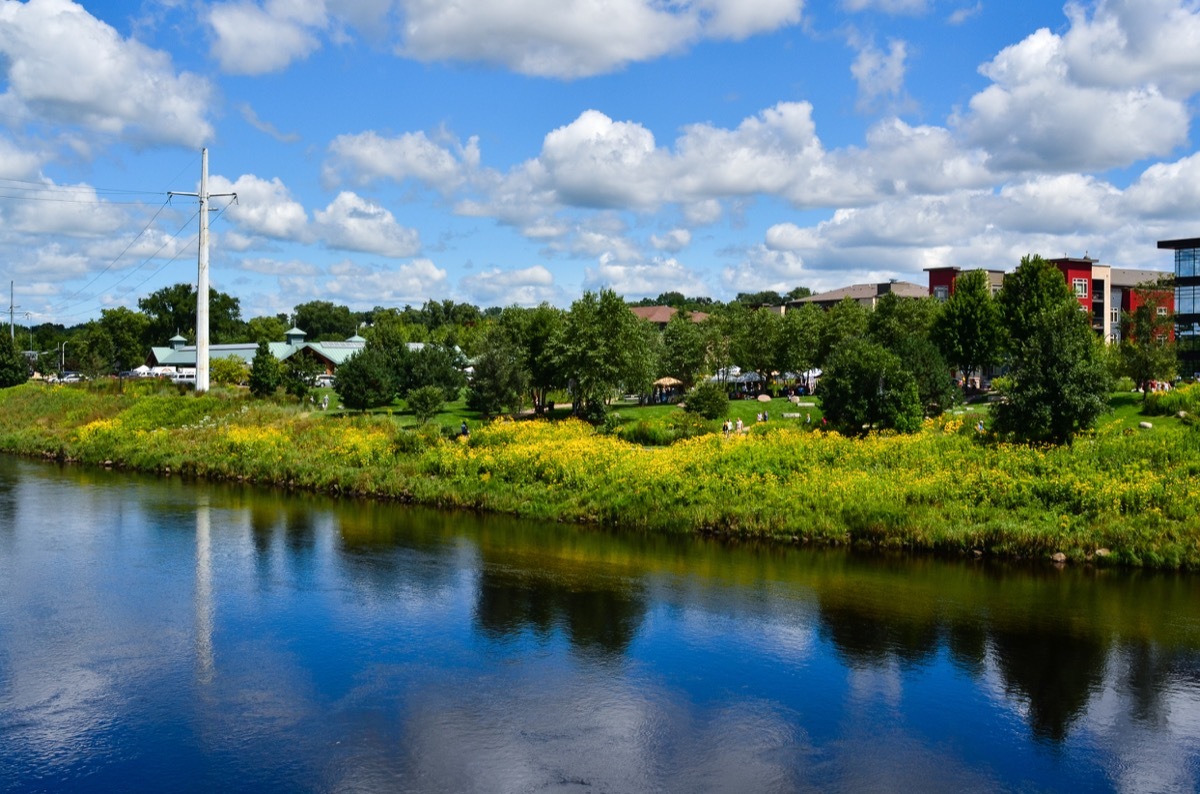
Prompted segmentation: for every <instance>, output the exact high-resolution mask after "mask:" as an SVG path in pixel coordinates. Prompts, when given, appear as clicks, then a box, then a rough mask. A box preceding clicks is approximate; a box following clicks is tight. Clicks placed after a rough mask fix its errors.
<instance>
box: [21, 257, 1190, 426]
mask: <svg viewBox="0 0 1200 794" xmlns="http://www.w3.org/2000/svg"><path fill="white" fill-rule="evenodd" d="M1160 288H1161V287H1160ZM807 294H809V291H808V290H807V289H805V288H802V287H798V288H796V289H795V290H793V291H792V292H791V293H788V294H787V295H780V294H778V293H774V292H770V293H743V294H740V295H738V297H737V298H736V299H735V300H733V301H730V302H728V303H720V302H717V301H713V300H711V299H708V298H688V297H686V296H684V295H683V294H682V293H678V292H668V293H663V294H661V295H659V296H658V298H657V299H655V300H654V301H653V302H650V301H648V300H647V301H641V302H640V303H641V305H669V306H673V307H674V308H677V309H678V310H679V311H677V312H676V313H675V314H674V316H672V318H671V319H670V321H669V322H667V323H666V325H665V327H664V328H662V329H659V328H657V327H655V326H654V325H652V324H650V323H648V322H645V321H643V320H640V319H639V318H637V317H636V315H634V314H633V313H632V312H631V311H630V310H629V309H630V306H631V304H628V303H626V302H625V301H624V300H623V299H622V298H621V297H620V296H618V295H617V294H616V293H614V292H612V291H611V290H600V291H598V292H590V291H589V292H585V293H584V294H583V295H582V296H581V297H580V298H579V299H578V300H576V301H575V302H574V303H572V305H571V306H570V308H568V309H559V308H556V307H553V306H550V305H548V304H543V305H541V306H537V307H534V308H522V307H516V306H513V307H506V308H500V307H492V308H487V309H482V310H481V309H479V308H478V307H475V306H472V305H470V304H465V303H455V302H453V301H449V300H446V301H440V302H439V301H432V300H431V301H428V302H426V303H425V304H423V305H422V306H421V307H418V308H414V307H410V306H406V307H404V308H403V309H395V308H383V307H376V308H375V309H372V310H371V311H367V312H354V311H351V310H350V309H349V308H348V307H346V306H339V305H335V304H333V303H331V302H327V301H312V302H309V303H305V304H300V305H298V306H296V307H295V311H294V312H293V313H292V314H291V315H290V316H289V315H275V316H270V317H256V318H252V319H251V320H248V321H244V322H243V321H242V320H241V318H240V308H239V302H238V300H237V299H236V298H234V297H232V296H229V295H226V294H224V293H220V292H214V293H213V301H212V308H211V310H210V322H211V331H210V333H211V338H212V341H213V343H214V344H220V343H223V342H234V341H238V342H244V341H248V340H249V341H258V342H260V348H259V354H258V355H256V356H255V362H254V366H253V367H252V372H251V381H250V383H251V387H252V389H254V390H255V391H256V393H269V392H273V391H274V390H275V389H276V388H279V387H280V386H283V387H285V388H287V390H288V391H289V392H291V393H293V394H297V395H298V396H300V397H301V399H303V397H304V395H305V393H306V392H307V389H309V388H311V383H312V377H313V375H314V374H315V371H314V372H308V371H307V369H306V367H307V368H311V366H312V365H311V364H305V363H304V362H302V361H300V360H299V359H300V358H301V357H292V358H297V361H296V362H293V363H292V364H289V365H287V366H281V365H279V363H278V362H274V363H272V362H268V361H267V358H272V357H271V356H270V355H269V353H267V352H266V348H265V344H261V343H265V342H267V341H278V340H281V339H282V338H283V337H284V334H285V332H286V331H287V330H288V326H289V325H295V326H297V327H299V328H301V329H302V330H304V331H305V332H306V334H307V339H308V340H309V341H324V340H342V339H346V338H348V337H349V336H351V335H353V334H355V333H361V334H362V335H363V336H364V337H365V338H366V340H367V341H366V345H365V347H364V349H363V350H362V352H361V353H359V354H358V355H356V356H354V357H353V358H351V359H350V360H349V361H347V362H346V363H345V364H344V365H342V367H341V368H340V369H339V371H338V373H337V377H338V393H339V396H340V397H341V398H342V401H343V403H344V404H345V405H346V407H348V408H352V409H368V408H373V407H377V406H381V405H387V404H390V403H391V402H392V401H393V400H395V399H396V398H398V397H399V398H404V399H406V400H409V402H410V403H411V402H412V398H413V396H414V395H418V393H419V397H420V398H421V399H424V400H426V402H429V403H432V402H433V401H434V399H435V397H436V396H437V395H436V394H435V392H437V393H440V395H441V399H444V400H453V399H456V398H457V397H458V396H459V395H460V394H461V392H462V389H463V387H464V385H465V380H464V378H463V376H462V372H463V370H464V368H465V367H466V366H467V364H468V362H469V363H470V365H471V367H472V369H473V373H472V378H471V383H470V386H469V388H468V390H467V393H466V394H467V400H468V403H469V405H470V407H471V408H472V409H474V410H477V411H479V412H480V413H482V414H484V415H485V416H494V415H497V414H501V413H517V412H519V411H521V410H523V409H525V408H532V409H533V410H534V411H535V412H537V413H543V412H545V411H546V410H547V409H548V408H550V407H551V399H552V395H553V394H556V393H557V394H561V393H564V392H565V393H566V394H567V395H569V399H570V401H571V407H572V409H573V411H574V412H575V413H577V414H579V415H581V416H584V417H585V418H587V419H589V420H591V421H594V422H599V421H602V420H603V417H604V415H605V412H606V410H607V405H608V403H609V401H610V400H611V399H612V398H613V397H614V396H615V395H619V394H628V393H632V394H639V395H650V394H651V393H652V392H653V384H654V382H655V381H656V380H658V379H660V378H664V377H666V378H674V379H675V380H678V381H679V383H680V388H681V391H683V392H690V393H692V394H693V395H695V396H697V400H696V402H697V403H698V404H699V403H703V402H705V397H704V395H703V394H697V393H696V391H695V390H696V388H697V387H698V386H704V387H705V388H709V389H710V390H717V391H722V392H728V391H731V390H732V388H733V387H732V385H731V384H728V383H723V382H718V383H717V384H716V385H715V386H712V387H709V386H706V385H705V384H706V382H707V378H709V377H710V376H712V375H714V374H721V373H727V372H729V371H730V370H731V368H732V367H738V368H740V369H741V370H742V371H743V372H753V373H756V374H757V375H758V382H759V383H761V384H764V385H765V386H766V387H767V388H770V389H778V388H781V387H785V386H786V385H787V384H786V383H785V382H784V378H785V377H786V374H787V373H803V372H806V371H809V370H817V369H819V370H822V371H823V375H822V377H821V380H820V382H821V390H822V395H821V396H822V407H823V410H824V413H825V416H826V418H827V419H828V420H829V421H830V422H832V423H834V425H835V426H836V427H838V428H839V429H841V430H842V431H844V432H848V433H854V434H861V433H863V432H866V431H868V430H871V429H893V430H897V431H908V430H913V429H915V428H916V427H918V426H919V425H920V423H921V421H922V419H923V418H925V417H929V416H936V415H938V414H940V413H942V412H943V411H945V410H946V409H947V408H949V407H950V406H952V405H954V404H955V403H956V402H958V401H960V400H962V399H963V398H964V396H965V394H966V393H967V392H969V391H970V390H971V387H972V385H973V384H972V383H971V379H972V378H973V377H974V376H975V374H976V373H978V372H984V371H991V370H994V371H995V372H997V373H998V377H997V378H996V380H995V382H994V385H995V387H996V392H997V393H998V395H999V397H1000V398H1001V401H1000V402H999V403H998V404H997V405H996V406H995V410H994V411H993V412H992V416H993V429H995V430H996V431H997V432H999V433H1002V434H1006V435H1011V436H1014V437H1020V438H1026V439H1031V440H1043V441H1063V440H1067V439H1069V438H1070V437H1071V436H1072V435H1073V434H1074V433H1075V432H1078V431H1079V430H1080V429H1084V428H1086V427H1090V426H1091V425H1092V424H1093V423H1094V422H1095V419H1096V418H1097V417H1098V416H1099V414H1100V412H1101V411H1103V410H1104V409H1105V406H1106V404H1107V396H1108V393H1109V390H1110V389H1111V386H1112V382H1113V381H1112V379H1113V377H1114V376H1116V375H1127V376H1129V377H1131V378H1132V379H1133V380H1134V381H1135V382H1137V383H1138V384H1139V385H1144V384H1146V383H1148V382H1149V381H1150V380H1156V379H1164V378H1167V377H1169V376H1171V375H1172V374H1173V363H1174V354H1173V346H1172V345H1171V344H1170V340H1169V334H1168V333H1167V330H1168V329H1169V327H1170V320H1169V318H1162V317H1160V316H1158V315H1157V312H1156V311H1155V305H1154V301H1153V296H1154V294H1155V293H1154V290H1153V288H1151V287H1149V286H1148V287H1147V289H1146V290H1145V291H1144V294H1145V295H1146V296H1147V297H1148V300H1147V301H1146V302H1145V303H1144V304H1143V305H1142V306H1141V307H1140V308H1139V309H1138V311H1137V312H1136V313H1135V314H1136V316H1128V317H1125V318H1123V321H1124V325H1125V328H1126V333H1124V334H1123V341H1122V343H1121V345H1120V346H1119V347H1117V348H1114V349H1112V350H1109V349H1106V348H1105V346H1104V345H1103V343H1102V342H1101V341H1100V340H1099V339H1098V338H1097V336H1096V335H1095V334H1094V333H1093V332H1092V330H1091V327H1090V322H1089V319H1088V316H1087V314H1086V313H1085V312H1082V311H1080V306H1079V304H1078V302H1077V301H1076V300H1075V298H1074V297H1073V296H1072V295H1071V293H1070V290H1069V289H1068V287H1067V285H1066V283H1065V280H1064V279H1063V277H1062V275H1061V273H1060V272H1059V271H1058V269H1057V268H1055V267H1054V266H1053V265H1051V264H1049V263H1047V262H1045V261H1044V260H1043V259H1042V258H1041V257H1038V256H1029V257H1026V258H1024V259H1023V260H1022V261H1021V264H1020V266H1019V267H1018V268H1017V269H1016V271H1014V272H1013V273H1011V274H1009V275H1008V276H1007V278H1006V279H1005V281H1004V284H1003V287H1002V288H1001V289H1000V291H999V293H998V294H996V295H994V296H993V294H992V289H991V284H990V281H989V279H988V275H987V273H986V272H984V271H970V272H964V273H962V274H961V275H960V276H959V278H958V279H957V282H956V285H955V290H954V292H953V294H952V295H951V296H950V297H949V299H948V300H946V301H937V300H935V299H933V298H921V299H909V298H899V297H897V296H896V295H894V294H891V293H887V294H884V295H883V296H881V297H880V298H879V299H878V300H877V302H876V306H875V308H874V310H873V311H872V310H870V309H868V308H866V307H864V306H863V305H862V304H860V303H858V302H856V301H854V300H851V299H846V300H843V301H842V302H841V303H839V304H837V305H835V306H833V307H832V308H830V309H828V310H825V309H822V308H820V307H819V306H817V305H815V304H811V303H806V304H801V305H799V306H797V307H792V308H789V309H788V310H787V311H786V312H785V313H782V314H781V313H779V312H777V311H773V310H770V309H766V308H763V307H765V306H777V305H780V304H782V303H783V302H784V301H785V300H788V299H793V298H795V297H802V296H804V295H807ZM195 300H196V297H195V290H194V289H193V288H192V287H191V286H190V285H187V284H178V285H175V286H173V287H168V288H165V289H163V290H159V291H158V292H155V293H153V294H151V295H149V296H147V297H146V298H144V299H140V300H139V301H138V309H139V310H138V311H133V310H130V309H126V308H116V309H106V310H104V311H103V312H102V314H101V317H100V318H99V319H98V320H94V321H91V322H89V323H85V324H83V325H82V326H77V327H75V328H74V329H70V331H69V332H67V331H66V329H62V328H61V327H57V328H50V329H46V328H45V327H41V328H39V329H28V331H29V333H31V335H32V336H33V337H34V341H35V342H36V341H39V340H46V339H47V338H49V339H54V338H57V337H55V336H54V335H55V334H58V335H59V336H62V337H64V339H63V341H67V348H66V349H67V351H69V354H68V355H67V356H66V360H67V363H68V365H75V367H72V366H68V367H67V368H68V369H70V368H78V369H81V370H83V371H85V372H88V373H89V374H93V373H95V374H103V373H104V372H113V371H118V370H122V369H132V368H133V367H135V366H136V365H138V364H140V363H142V361H144V359H145V357H146V354H147V352H148V349H149V347H150V346H151V345H162V344H165V343H166V340H167V339H168V338H170V337H171V336H173V335H174V334H175V333H183V334H184V336H185V337H187V338H189V341H192V340H193V339H194V331H193V330H192V326H193V324H194V321H195ZM633 305H637V304H633ZM693 311H704V312H705V313H706V314H708V315H709V316H708V318H707V319H706V320H705V321H704V322H702V323H696V322H693V318H692V316H691V312H693ZM411 342H421V343H423V344H424V346H423V347H421V348H420V349H415V350H414V349H410V348H409V344H408V343H411ZM49 352H50V353H52V354H55V355H57V354H58V353H59V350H57V349H52V350H50V351H49ZM57 364H58V361H57V360H56V361H54V362H53V365H52V366H51V367H49V368H50V369H55V368H57ZM215 365H216V362H214V367H215ZM275 370H278V372H275ZM956 373H957V374H958V375H959V380H958V382H956V379H955V374H956ZM214 380H217V381H218V382H220V379H219V378H218V375H217V373H216V372H214ZM976 385H977V384H976ZM420 390H425V391H423V392H421V391H420ZM431 390H432V391H431ZM708 404H711V401H709V403H708ZM710 410H711V411H714V412H715V411H720V410H721V409H720V405H719V403H718V404H717V405H716V407H715V408H712V409H710Z"/></svg>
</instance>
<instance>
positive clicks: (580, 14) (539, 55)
mask: <svg viewBox="0 0 1200 794" xmlns="http://www.w3.org/2000/svg"><path fill="white" fill-rule="evenodd" d="M401 6H402V8H403V11H404V22H403V36H402V41H401V43H400V44H399V45H398V47H397V50H398V51H399V52H400V53H401V54H403V55H405V56H408V57H411V58H415V59H417V60H421V61H444V60H467V61H482V62H485V63H491V64H496V65H499V66H503V67H505V68H508V69H512V70H513V71H516V72H520V73H522V74H528V75H537V76H541V77H559V78H577V77H585V76H588V75H595V74H602V73H605V72H611V71H615V70H618V69H620V68H622V67H624V66H626V65H627V64H630V63H635V62H639V61H647V60H652V59H654V58H658V57H661V56H663V55H667V54H670V53H675V52H679V51H681V50H683V49H685V48H686V47H687V46H689V45H691V44H692V43H694V42H696V41H699V40H703V39H743V38H746V37H747V36H751V35H754V34H756V33H763V32H768V31H771V30H775V29H777V28H780V27H782V26H785V25H790V24H795V23H796V22H798V21H799V20H800V15H801V9H802V8H803V0H762V1H761V2H755V3H747V2H744V0H679V2H673V3H669V4H668V3H660V2H655V1H654V0H470V2H459V3H446V2H442V0H401Z"/></svg>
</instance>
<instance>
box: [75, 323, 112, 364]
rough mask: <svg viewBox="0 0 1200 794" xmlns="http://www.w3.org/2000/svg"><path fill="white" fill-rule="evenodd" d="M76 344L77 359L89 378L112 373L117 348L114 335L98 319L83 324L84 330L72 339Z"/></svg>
mask: <svg viewBox="0 0 1200 794" xmlns="http://www.w3.org/2000/svg"><path fill="white" fill-rule="evenodd" d="M72 341H73V342H74V345H75V360H76V362H77V363H78V366H79V369H80V370H81V371H82V372H83V373H84V374H85V375H87V376H88V377H89V378H97V377H100V376H101V375H112V374H113V372H114V363H113V362H114V360H115V358H116V348H115V347H114V345H113V340H112V337H111V336H109V335H108V332H107V331H106V330H104V326H102V325H101V324H100V323H99V322H98V321H96V320H92V321H90V322H88V323H87V324H86V325H85V326H83V332H82V333H80V334H77V335H76V337H75V339H74V340H72Z"/></svg>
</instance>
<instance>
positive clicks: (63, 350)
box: [58, 342, 67, 375]
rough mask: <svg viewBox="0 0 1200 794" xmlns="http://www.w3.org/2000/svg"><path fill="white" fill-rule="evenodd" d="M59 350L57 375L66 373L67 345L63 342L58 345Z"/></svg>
mask: <svg viewBox="0 0 1200 794" xmlns="http://www.w3.org/2000/svg"><path fill="white" fill-rule="evenodd" d="M59 348H60V349H59V354H58V355H59V359H58V360H59V365H58V374H59V375H61V374H63V373H64V372H66V371H67V343H66V342H63V343H62V344H61V345H59Z"/></svg>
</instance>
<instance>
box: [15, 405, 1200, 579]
mask: <svg viewBox="0 0 1200 794" xmlns="http://www.w3.org/2000/svg"><path fill="white" fill-rule="evenodd" d="M802 402H816V401H815V400H804V401H802ZM1112 404H1113V411H1112V412H1111V413H1110V414H1108V415H1107V416H1106V417H1105V418H1104V420H1103V422H1102V424H1101V427H1100V428H1098V429H1097V431H1095V432H1093V433H1087V434H1083V435H1081V436H1080V437H1079V438H1078V439H1077V440H1076V441H1075V442H1074V443H1073V444H1071V445H1069V446H1065V447H1028V446H1020V445H1010V444H1000V443H996V442H995V441H994V440H992V439H990V438H988V437H987V436H981V435H979V434H977V433H975V432H974V430H973V427H974V421H973V419H974V417H975V416H983V415H984V412H983V411H982V410H979V407H975V406H973V407H972V410H971V411H970V412H968V411H966V410H965V409H964V410H963V413H961V414H952V415H950V416H948V417H945V418H944V419H942V420H937V421H931V422H928V423H927V424H926V427H925V429H924V430H923V431H922V432H920V433H918V434H915V435H911V436H897V435H894V434H889V433H883V434H872V435H871V436H868V437H867V438H865V439H861V440H860V439H846V438H842V437H840V436H838V435H837V434H833V433H818V432H809V431H815V430H816V429H817V428H818V426H819V419H820V415H821V414H820V408H819V406H816V405H814V406H812V407H811V408H810V407H808V406H802V407H798V408H797V407H795V406H793V405H792V404H791V403H789V402H788V401H786V400H774V401H772V402H770V403H759V402H757V401H737V402H733V403H731V404H730V407H729V414H730V416H731V417H733V418H738V417H740V418H742V420H743V422H744V423H745V424H746V425H747V426H748V427H749V429H748V432H747V433H745V434H744V436H742V437H739V438H724V437H723V436H722V434H721V433H720V432H719V428H720V420H714V421H712V422H700V421H698V420H696V419H695V418H694V417H692V416H691V415H689V414H687V413H686V412H685V411H683V410H681V409H679V408H678V407H675V406H660V405H655V406H637V405H632V404H620V403H618V404H614V405H613V406H612V410H613V412H614V414H615V415H616V416H618V417H619V419H617V420H616V427H615V432H614V433H611V434H610V433H608V432H606V430H605V429H604V428H591V427H587V426H585V425H583V424H581V423H579V422H575V421H551V422H547V421H541V420H538V421H521V422H508V421H505V422H496V423H490V424H482V425H481V424H479V417H478V416H477V415H475V414H474V413H473V412H470V411H468V410H467V409H466V407H465V403H463V402H461V401H458V402H455V403H451V404H449V405H448V406H447V410H445V411H444V412H443V413H442V414H440V415H439V416H438V417H437V419H436V420H435V421H434V422H431V423H430V425H429V426H428V427H426V428H423V429H420V430H418V431H417V432H413V431H412V428H413V427H414V425H415V423H416V422H415V419H414V418H413V417H412V416H411V414H408V413H407V412H406V411H405V410H404V408H403V406H393V407H392V409H391V410H390V412H388V411H379V412H374V413H370V414H356V413H344V412H339V411H336V410H331V411H325V412H322V411H314V410H311V409H308V407H307V403H306V406H305V407H304V408H301V407H300V406H299V405H298V404H297V401H296V400H295V399H289V398H285V397H277V398H275V399H272V400H257V399H253V398H251V397H250V396H249V395H248V394H247V393H246V391H245V390H238V389H214V390H212V392H210V393H209V394H206V395H193V394H190V393H189V394H180V393H179V392H178V390H175V389H174V388H172V387H167V388H163V387H162V386H161V385H157V384H127V385H126V387H125V388H124V389H123V390H121V389H119V388H115V387H113V386H111V385H104V384H88V385H85V386H78V387H75V386H38V385H33V384H28V385H25V386H21V387H16V388H14V389H6V390H0V450H3V451H7V452H15V453H20V454H25V455H31V456H43V455H49V456H51V457H56V458H58V459H60V460H72V461H79V462H81V463H85V464H91V465H100V464H104V463H106V462H108V461H111V462H112V463H113V464H114V465H116V466H120V467H127V468H131V469H137V470H143V471H153V472H165V471H168V470H169V471H170V472H171V473H172V474H174V473H184V474H186V475H188V476H197V477H213V478H239V479H247V480H250V481H253V482H259V483H271V484H277V485H286V486H289V487H295V488H304V489H311V490H322V491H332V492H336V493H352V494H361V495H374V496H379V497H383V498H394V499H403V500H406V501H415V502H420V503H425V504H431V505H439V506H457V507H466V508H470V509H477V510H491V511H498V512H509V513H514V514H518V515H523V516H527V517H531V518H538V519H548V520H558V521H577V522H601V523H606V524H611V525H614V526H623V527H630V528H635V529H639V530H645V531H657V532H697V531H703V532H719V533H721V534H730V535H739V536H754V537H770V538H777V539H783V540H789V539H792V538H797V539H802V540H808V541H811V542H820V543H852V544H865V545H870V546H874V547H882V548H905V549H925V550H938V551H943V552H954V553H966V552H971V551H974V550H983V551H985V552H987V553H991V554H997V555H1005V556H1021V557H1029V556H1034V557H1047V556H1049V555H1050V554H1051V553H1054V552H1058V551H1061V552H1063V553H1065V554H1067V556H1068V557H1069V558H1070V559H1073V560H1081V561H1082V560H1085V559H1091V557H1092V555H1094V554H1095V553H1096V552H1098V550H1101V549H1108V550H1109V551H1111V552H1112V554H1111V556H1110V557H1108V558H1106V559H1108V560H1109V561H1110V562H1111V561H1119V562H1123V563H1126V564H1131V565H1141V566H1146V567H1159V568H1175V567H1189V568H1196V567H1200V489H1196V488H1195V487H1194V486H1193V484H1194V483H1195V482H1196V481H1197V480H1198V479H1200V428H1196V427H1193V426H1191V425H1189V424H1188V423H1187V422H1186V421H1182V420H1180V419H1177V418H1175V417H1174V416H1160V417H1155V418H1154V419H1153V425H1154V426H1153V428H1152V429H1150V430H1140V429H1138V427H1137V425H1138V422H1140V421H1142V419H1143V417H1142V415H1141V414H1140V413H1139V410H1140V401H1139V398H1138V396H1137V395H1130V394H1117V395H1114V396H1113V400H1112ZM764 409H765V410H767V411H769V412H770V414H771V420H770V421H769V422H767V423H756V422H755V421H754V420H755V416H756V414H757V413H759V412H761V411H763V410H764ZM810 411H811V413H812V416H813V425H812V426H809V425H806V424H804V417H805V416H806V415H807V414H808V413H809V412H810ZM566 412H567V408H566V407H562V408H558V409H556V410H555V412H554V414H555V417H556V419H561V418H563V417H564V416H565V414H566ZM785 413H795V414H800V417H799V418H787V419H785V418H784V416H783V415H784V414H785ZM464 419H466V420H467V421H468V422H470V423H471V430H472V433H471V437H470V439H454V440H452V439H449V438H447V437H446V436H447V435H452V434H453V432H454V431H456V430H457V428H458V426H459V424H460V423H461V422H462V421H463V420H464ZM442 428H448V429H449V431H450V432H449V433H443V431H442ZM697 433H700V434H701V435H699V436H697ZM682 438H687V439H689V440H687V441H684V442H682V443H681V442H680V441H679V439H682ZM1097 559H1099V558H1097Z"/></svg>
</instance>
